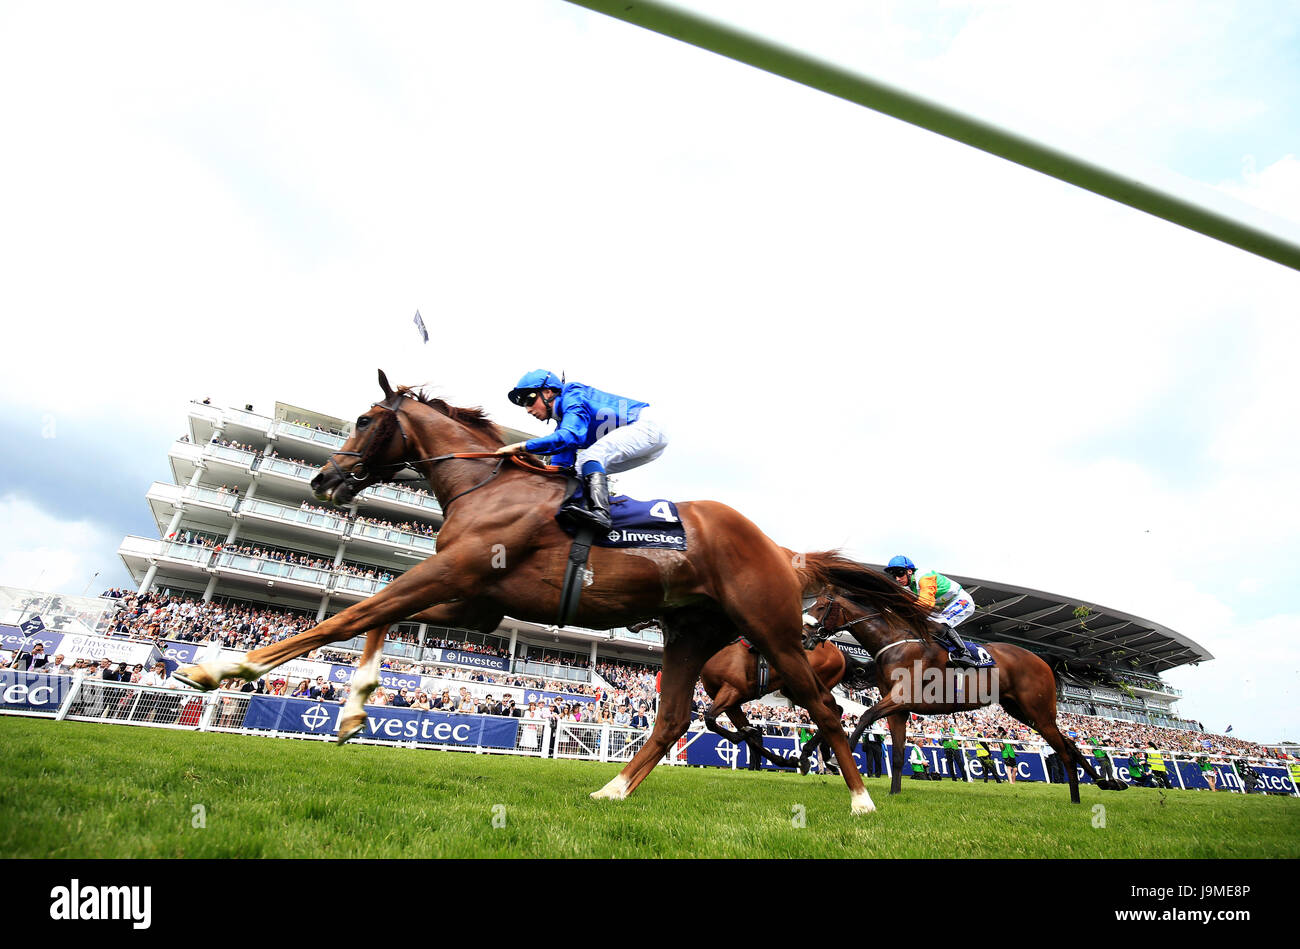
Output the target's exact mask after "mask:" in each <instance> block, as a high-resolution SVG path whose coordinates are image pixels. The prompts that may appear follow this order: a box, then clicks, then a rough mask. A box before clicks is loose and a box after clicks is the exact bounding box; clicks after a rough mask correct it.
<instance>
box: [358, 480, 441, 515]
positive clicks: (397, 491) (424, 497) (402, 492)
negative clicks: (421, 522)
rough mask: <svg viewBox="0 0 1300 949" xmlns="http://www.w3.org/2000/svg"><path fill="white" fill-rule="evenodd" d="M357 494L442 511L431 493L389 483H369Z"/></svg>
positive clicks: (439, 512) (435, 511) (427, 509)
mask: <svg viewBox="0 0 1300 949" xmlns="http://www.w3.org/2000/svg"><path fill="white" fill-rule="evenodd" d="M359 496H360V497H363V498H367V497H369V498H382V499H384V500H386V501H397V502H399V503H401V504H414V505H415V506H416V507H419V508H423V509H424V510H426V511H433V512H434V513H436V514H441V513H442V508H441V507H439V506H438V499H437V498H435V497H434V496H433V495H432V494H421V493H420V492H418V491H412V490H411V489H410V488H398V487H394V486H393V485H391V484H376V485H371V486H370V487H369V488H366V490H364V491H362V492H361V494H360V495H359Z"/></svg>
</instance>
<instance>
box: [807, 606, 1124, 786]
mask: <svg viewBox="0 0 1300 949" xmlns="http://www.w3.org/2000/svg"><path fill="white" fill-rule="evenodd" d="M808 612H809V613H810V614H811V615H812V616H813V618H814V619H816V620H817V621H818V626H819V632H824V633H825V635H828V636H831V635H834V634H836V633H840V632H848V633H850V634H851V635H852V636H853V638H854V639H856V640H857V641H858V642H859V643H861V644H862V646H863V647H864V648H865V649H866V650H867V651H868V652H869V653H871V655H872V657H873V659H874V660H875V666H876V680H877V684H878V686H879V688H880V694H881V699H880V701H879V702H877V703H876V704H875V705H873V706H872V707H871V708H869V709H867V711H865V712H864V713H863V714H862V718H861V719H860V720H859V721H858V727H857V728H856V729H855V730H854V732H853V736H852V737H851V738H850V739H849V747H850V748H856V747H857V744H858V741H859V740H860V739H861V738H862V733H863V732H865V731H866V730H867V728H869V727H870V726H871V724H872V723H873V722H875V721H877V720H878V719H881V718H886V717H887V718H888V719H889V732H890V736H891V737H892V740H893V748H892V753H891V756H890V757H891V763H892V768H891V770H892V772H893V777H892V780H891V782H890V787H889V793H890V794H898V793H899V792H900V791H901V790H902V785H903V774H902V771H903V746H904V744H905V742H906V737H907V736H906V726H907V715H908V713H909V712H917V713H919V714H922V715H942V714H947V713H950V712H965V711H969V710H971V709H976V708H980V707H982V706H985V705H992V704H994V703H997V704H999V705H1001V706H1002V707H1003V708H1004V709H1006V711H1007V713H1008V714H1009V715H1011V716H1012V717H1013V718H1015V719H1017V720H1018V721H1020V722H1023V723H1024V724H1026V725H1028V726H1029V727H1030V728H1032V729H1034V730H1035V731H1037V732H1038V733H1039V734H1040V735H1042V736H1043V738H1044V739H1045V740H1046V741H1047V743H1048V744H1049V745H1051V746H1052V748H1053V749H1054V750H1055V751H1056V753H1057V754H1058V755H1060V756H1061V760H1062V761H1063V762H1064V763H1065V765H1066V770H1067V772H1068V774H1069V777H1070V800H1071V801H1072V802H1073V803H1075V804H1078V803H1079V774H1078V771H1077V770H1076V769H1075V767H1074V765H1078V766H1079V767H1081V768H1083V770H1084V772H1085V773H1086V774H1087V775H1088V777H1090V778H1092V780H1093V782H1094V783H1095V784H1096V785H1097V787H1099V788H1101V789H1102V790H1107V791H1118V790H1124V789H1125V788H1126V787H1127V785H1126V784H1124V782H1122V781H1108V780H1106V779H1103V778H1102V777H1101V776H1100V775H1098V774H1097V772H1096V770H1094V768H1093V766H1092V764H1091V762H1089V761H1088V759H1087V758H1086V757H1084V756H1083V755H1082V754H1081V753H1080V752H1079V749H1078V748H1077V747H1076V746H1075V744H1074V742H1073V741H1071V740H1070V739H1069V738H1067V737H1066V736H1065V735H1063V734H1061V730H1060V729H1059V728H1058V727H1057V724H1056V679H1055V677H1054V676H1053V675H1052V670H1051V669H1050V668H1049V667H1048V665H1047V663H1045V662H1044V661H1043V660H1042V659H1040V658H1039V657H1038V656H1036V655H1034V654H1033V653H1032V652H1030V651H1029V650H1028V649H1022V648H1021V647H1019V646H1014V645H1012V644H1011V643H986V644H985V646H984V648H985V649H987V650H988V652H989V654H990V655H991V656H992V657H993V658H994V660H995V661H996V662H997V666H996V669H978V670H958V669H955V668H954V669H949V668H948V652H947V650H945V649H944V648H943V647H942V646H941V645H939V644H938V642H937V641H936V640H935V639H934V637H933V636H932V635H931V634H930V633H929V632H926V633H925V634H924V635H923V636H921V637H919V638H918V637H915V634H913V638H908V634H907V632H906V631H905V630H901V629H900V628H899V626H898V624H897V623H895V622H891V619H890V617H889V616H888V614H887V613H882V612H881V611H880V610H879V609H878V608H877V607H875V606H874V605H873V606H869V607H868V606H862V605H859V604H857V603H855V602H853V601H852V600H850V599H847V598H846V597H845V596H843V595H836V594H835V593H826V594H823V595H822V596H820V597H819V598H818V599H817V602H816V603H814V604H813V606H812V607H811V608H810V609H809V611H808ZM980 676H984V680H983V681H980V679H979V677H980ZM994 676H996V678H994ZM989 680H991V681H992V686H993V688H992V690H991V692H990V690H988V689H986V688H983V685H984V684H985V683H987V682H988V681H989ZM959 685H960V691H961V695H960V697H958V695H957V694H956V687H957V686H959ZM936 693H937V694H936ZM806 747H807V746H806ZM804 754H805V756H806V755H807V750H805V753H804ZM800 766H801V768H803V767H805V765H804V764H803V762H801V764H800Z"/></svg>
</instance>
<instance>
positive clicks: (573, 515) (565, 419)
mask: <svg viewBox="0 0 1300 949" xmlns="http://www.w3.org/2000/svg"><path fill="white" fill-rule="evenodd" d="M509 398H510V401H511V402H513V403H515V405H519V406H522V407H523V408H525V409H527V410H528V414H529V415H531V416H532V417H533V418H535V419H537V420H538V421H542V422H545V421H554V422H555V423H556V428H555V431H554V432H552V433H551V434H550V435H546V436H543V437H542V438H531V439H529V440H528V441H526V442H516V443H515V444H513V445H506V446H505V447H504V448H502V449H500V451H499V452H498V454H515V453H518V452H523V451H527V452H533V453H535V454H541V455H550V456H551V461H552V462H553V463H554V464H557V465H569V464H571V465H573V467H574V468H575V469H576V470H577V471H578V472H579V474H581V475H582V477H583V481H584V482H585V485H586V491H585V494H586V499H587V503H586V505H585V506H584V505H583V504H581V503H579V502H577V501H570V502H569V503H567V504H565V505H564V507H563V508H561V513H562V515H563V516H564V517H565V518H566V519H567V520H569V521H571V522H577V523H580V524H592V525H594V526H596V527H599V528H601V529H602V530H608V529H609V528H610V526H611V521H610V515H609V483H608V480H607V478H606V473H607V472H614V473H617V472H620V471H628V470H630V469H632V468H638V467H640V466H641V465H644V464H646V463H648V462H651V461H654V460H655V459H656V458H658V457H659V456H660V455H662V454H663V452H664V449H665V448H666V447H667V446H668V437H667V435H665V434H664V430H663V426H662V424H661V423H660V422H659V419H658V417H657V416H656V415H655V413H654V412H653V411H652V410H651V408H650V404H649V403H648V402H638V401H636V400H635V399H626V398H623V397H622V396H617V395H612V394H611V393H608V392H602V391H601V390H600V389H593V388H592V387H591V386H585V385H582V384H581V383H577V382H565V381H564V380H563V379H561V378H560V377H559V376H557V375H555V373H553V372H548V371H546V370H545V369H536V370H534V371H532V372H529V373H525V374H524V376H523V378H522V379H520V380H519V383H518V384H517V385H516V386H515V387H514V388H513V389H511V390H510V393H509Z"/></svg>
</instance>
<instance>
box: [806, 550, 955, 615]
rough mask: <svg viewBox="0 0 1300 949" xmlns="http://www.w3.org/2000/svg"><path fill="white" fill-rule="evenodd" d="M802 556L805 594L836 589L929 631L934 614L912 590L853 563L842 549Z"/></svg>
mask: <svg viewBox="0 0 1300 949" xmlns="http://www.w3.org/2000/svg"><path fill="white" fill-rule="evenodd" d="M798 556H799V557H800V558H801V559H802V565H801V566H799V567H798V569H799V573H800V576H801V577H802V578H803V581H804V586H803V590H804V593H814V592H816V591H817V590H818V588H820V587H825V586H833V587H836V588H837V589H839V590H842V591H843V592H845V593H846V594H848V595H850V596H852V597H854V599H856V600H858V601H860V602H861V603H862V604H863V605H867V606H873V607H875V608H876V609H878V610H886V611H888V612H889V613H892V614H893V615H894V616H896V617H897V618H898V619H900V620H902V621H903V622H904V623H905V624H907V625H908V626H910V627H912V629H914V630H916V631H918V632H927V629H928V627H929V624H930V611H929V610H927V609H926V608H925V607H924V606H922V605H921V602H920V600H918V599H917V598H916V597H915V596H913V594H912V591H911V590H909V589H907V588H906V587H904V586H900V585H899V584H897V583H896V582H894V581H893V580H891V579H890V578H889V577H887V576H886V575H885V574H883V573H881V572H880V571H878V570H872V569H871V568H870V567H868V566H866V565H865V564H860V563H858V562H857V561H856V560H850V559H848V558H847V557H845V556H843V555H842V554H841V553H840V552H839V551H838V550H824V551H820V552H818V553H812V554H799V555H798Z"/></svg>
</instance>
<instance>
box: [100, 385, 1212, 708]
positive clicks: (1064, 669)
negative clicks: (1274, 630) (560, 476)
mask: <svg viewBox="0 0 1300 949" xmlns="http://www.w3.org/2000/svg"><path fill="white" fill-rule="evenodd" d="M187 423H188V424H187V432H186V434H185V435H183V436H182V437H181V438H180V439H179V440H177V441H176V442H174V443H173V444H172V445H171V446H170V447H169V449H168V459H169V462H170V468H171V473H172V480H171V481H170V482H155V483H154V484H153V485H152V486H151V487H150V488H149V490H148V492H147V495H146V498H147V501H148V504H149V506H150V510H151V511H152V513H153V518H154V521H155V523H156V525H157V532H158V536H157V537H139V536H128V537H126V538H125V539H124V540H123V541H122V544H121V546H120V548H119V551H118V552H119V555H120V556H121V558H122V561H123V563H124V564H125V565H126V569H127V570H128V571H129V573H130V574H131V577H132V578H133V581H134V582H135V584H136V585H137V587H138V589H139V591H140V592H146V591H170V592H171V593H172V594H185V595H188V596H195V597H201V598H202V599H204V600H205V601H218V602H220V601H235V602H241V603H248V604H253V605H257V606H262V607H270V608H274V609H277V610H290V611H296V612H298V613H302V614H305V615H308V616H311V617H314V618H315V619H316V620H321V619H324V618H325V617H327V616H330V615H332V614H334V613H337V612H339V611H340V610H342V609H345V608H347V607H348V606H350V605H352V604H353V603H357V602H359V601H360V600H362V599H364V598H365V597H367V596H370V595H371V594H373V593H375V592H377V591H378V590H380V589H382V588H383V587H384V586H385V585H386V584H387V583H388V582H390V581H391V580H392V579H393V577H395V576H397V575H398V574H400V573H402V572H403V571H405V570H407V569H409V568H410V567H411V566H412V565H413V564H415V563H417V562H419V561H420V560H423V559H424V558H425V557H428V556H430V555H431V554H433V553H434V551H435V547H436V538H437V532H438V530H439V528H440V527H441V526H442V511H441V509H440V508H439V506H438V502H437V500H436V499H435V498H434V497H433V495H432V494H429V493H427V491H426V490H424V487H425V485H424V483H423V482H418V481H417V482H412V483H410V484H404V485H401V486H397V485H376V486H373V487H371V488H369V489H367V490H366V491H364V492H363V493H362V494H361V495H359V496H358V497H357V498H356V499H355V500H354V502H353V503H352V504H350V505H349V506H348V507H347V508H346V509H339V508H334V507H332V506H327V505H324V504H322V503H321V502H318V501H317V500H316V499H315V497H314V496H313V495H312V492H311V489H310V487H309V482H310V480H311V479H312V478H313V477H314V476H315V474H316V471H317V470H318V469H319V468H320V467H321V465H323V464H324V463H325V462H326V460H327V459H328V457H329V456H330V454H331V453H332V452H334V451H337V450H338V449H339V448H340V447H341V446H342V444H343V442H344V441H345V440H346V437H347V434H348V433H349V431H350V428H351V423H350V422H345V421H344V420H342V419H338V418H334V417H331V416H328V415H323V414H321V413H318V412H313V411H310V410H308V409H303V408H298V407H296V406H293V405H288V404H286V403H280V402H277V403H276V406H275V410H274V414H273V415H272V416H269V417H268V416H265V415H259V414H257V413H255V412H253V411H252V407H251V406H246V407H245V408H244V409H233V408H218V407H216V406H213V405H210V404H208V403H207V402H206V401H204V402H194V403H191V405H190V408H189V412H188V417H187ZM505 431H506V433H507V435H508V436H509V438H510V439H511V440H523V439H526V438H530V437H533V436H532V435H531V434H529V433H526V432H522V431H516V430H512V429H506V430H505ZM952 576H953V579H955V580H957V581H958V582H959V583H961V584H962V586H963V587H965V589H966V590H967V591H968V592H969V593H971V594H972V596H973V597H974V598H975V601H976V604H977V607H978V609H977V612H976V614H975V616H973V617H972V618H971V619H970V620H968V621H967V622H966V623H965V624H963V626H962V627H961V629H962V632H963V634H964V635H966V636H967V638H970V639H974V640H977V641H985V642H988V641H1001V642H1012V643H1016V644H1018V645H1021V646H1024V647H1025V648H1027V649H1030V650H1032V651H1034V652H1036V653H1038V654H1039V655H1041V656H1043V658H1044V659H1046V660H1047V661H1048V662H1049V664H1050V665H1051V666H1052V667H1053V669H1054V670H1055V671H1056V673H1057V675H1058V678H1059V682H1060V693H1059V695H1058V701H1059V704H1060V707H1061V708H1062V710H1064V711H1070V712H1076V713H1079V714H1084V715H1098V716H1102V717H1106V718H1116V719H1126V720H1130V721H1136V722H1141V723H1144V724H1151V725H1163V726H1167V727H1176V728H1177V727H1195V725H1196V723H1193V722H1188V721H1186V720H1184V719H1182V718H1180V717H1179V716H1178V714H1177V712H1176V711H1175V709H1174V703H1176V702H1177V700H1178V698H1179V697H1180V693H1179V692H1178V690H1176V689H1174V688H1172V687H1170V686H1168V685H1166V684H1165V683H1164V682H1163V681H1162V680H1161V678H1160V673H1161V672H1162V671H1164V670H1166V669H1170V668H1173V667H1175V666H1178V665H1182V664H1184V663H1189V662H1201V661H1204V660H1206V659H1211V658H1213V657H1212V656H1211V655H1210V654H1209V653H1208V652H1207V651H1206V650H1205V649H1204V648H1202V647H1201V646H1199V645H1197V644H1196V643H1194V642H1192V641H1191V640H1189V639H1188V638H1186V637H1185V636H1182V635H1180V634H1178V633H1176V632H1174V631H1173V630H1170V629H1168V628H1166V627H1164V626H1161V625H1160V624H1158V623H1153V622H1151V621H1149V620H1145V619H1142V618H1140V617H1136V616H1132V615H1129V614H1126V613H1123V612H1120V611H1118V610H1114V609H1111V608H1109V607H1104V606H1100V605H1097V604H1089V605H1087V606H1086V607H1085V606H1084V605H1083V604H1080V603H1077V602H1073V601H1070V600H1068V599H1067V598H1065V597H1062V596H1059V595H1056V594H1050V593H1044V592H1042V591H1038V590H1030V589H1027V588H1023V587H1016V586H1012V585H1009V584H1006V583H994V582H990V581H986V580H979V579H974V578H970V577H961V576H956V575H952ZM841 638H842V639H844V640H845V641H846V642H849V641H850V640H848V639H847V637H841ZM447 640H451V641H453V642H458V643H469V644H473V645H475V646H482V647H487V648H489V649H492V650H496V651H499V652H501V653H502V654H504V655H505V656H507V657H508V659H509V662H510V668H511V671H515V672H522V673H528V674H533V675H542V676H546V677H549V678H554V679H570V680H578V681H589V676H590V673H589V670H588V668H587V667H589V666H590V665H594V664H595V663H596V662H597V661H608V662H626V661H635V662H640V663H645V662H651V663H657V662H658V661H659V657H660V654H661V649H662V637H661V634H660V633H659V631H658V630H657V629H655V628H653V627H651V628H649V629H646V630H643V631H641V632H638V633H633V632H630V631H628V630H626V629H617V630H612V631H593V630H584V629H577V628H572V627H570V628H566V629H562V630H561V629H556V628H554V627H551V626H542V625H538V624H535V623H527V622H523V621H519V620H514V619H511V618H509V617H507V618H506V619H505V620H504V621H503V623H502V624H501V625H500V626H499V627H498V629H497V630H495V631H494V632H492V633H487V634H484V633H478V632H471V631H467V630H456V629H444V628H436V627H431V626H429V625H427V624H420V623H400V624H397V625H396V626H394V627H393V628H392V629H391V630H390V632H389V640H388V642H387V643H386V645H385V650H384V651H385V653H386V654H388V655H390V656H392V657H394V658H401V659H406V660H410V661H421V660H428V659H433V658H435V656H434V650H433V647H431V646H430V643H434V642H435V641H444V642H445V641H447ZM361 645H362V643H361V638H360V637H358V638H357V639H356V640H353V641H351V642H348V643H340V644H337V648H338V649H339V650H340V651H351V652H360V650H361Z"/></svg>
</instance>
